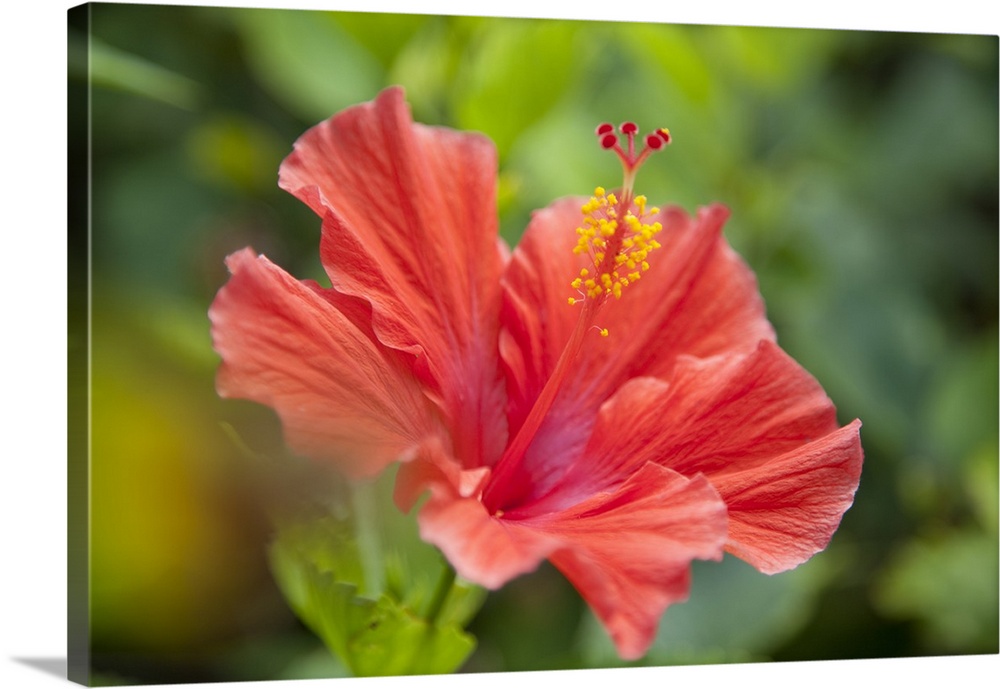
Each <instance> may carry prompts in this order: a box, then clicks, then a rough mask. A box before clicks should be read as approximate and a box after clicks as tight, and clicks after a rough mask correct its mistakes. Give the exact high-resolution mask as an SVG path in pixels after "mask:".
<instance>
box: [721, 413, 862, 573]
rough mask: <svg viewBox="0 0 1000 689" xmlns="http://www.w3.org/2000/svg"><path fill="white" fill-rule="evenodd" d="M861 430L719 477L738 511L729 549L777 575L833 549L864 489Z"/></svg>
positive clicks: (856, 426) (853, 427) (850, 428)
mask: <svg viewBox="0 0 1000 689" xmlns="http://www.w3.org/2000/svg"><path fill="white" fill-rule="evenodd" d="M860 428H861V422H860V421H857V420H855V421H853V422H852V423H850V424H848V425H847V426H845V427H843V428H841V429H839V430H837V431H834V432H833V433H831V434H830V435H828V436H826V437H824V438H821V439H819V440H816V441H815V442H812V443H809V444H808V445H805V446H803V447H801V448H798V449H796V450H793V451H791V452H788V453H786V454H784V455H781V456H780V457H776V458H774V459H772V460H771V461H769V462H768V463H766V464H764V465H763V466H761V467H758V468H755V469H749V470H746V471H741V472H736V473H726V474H723V475H720V476H717V477H714V478H713V479H712V483H713V484H714V485H715V486H716V488H718V489H719V492H720V493H722V494H723V496H724V498H725V500H726V504H727V505H728V506H729V509H730V522H729V543H728V544H727V546H726V550H728V551H729V552H731V553H733V554H734V555H736V556H737V557H740V558H742V559H744V560H746V561H747V562H749V563H750V564H752V565H753V566H754V567H756V568H757V569H759V570H760V571H762V572H765V573H767V574H774V573H776V572H783V571H785V570H787V569H791V568H792V567H795V566H797V565H799V564H801V563H802V562H805V561H806V560H808V559H809V558H810V557H812V556H813V555H815V554H816V553H818V552H819V551H821V550H823V549H824V548H826V546H827V544H828V543H829V542H830V538H831V537H832V536H833V533H834V531H836V530H837V526H838V525H839V524H840V519H841V517H842V516H843V515H844V512H846V511H847V510H848V508H849V507H850V506H851V504H852V503H853V501H854V493H855V491H856V490H857V488H858V481H859V478H860V475H861V462H862V449H861V438H860V434H859V431H860Z"/></svg>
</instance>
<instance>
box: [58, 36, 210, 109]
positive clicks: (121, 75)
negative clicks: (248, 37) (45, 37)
mask: <svg viewBox="0 0 1000 689" xmlns="http://www.w3.org/2000/svg"><path fill="white" fill-rule="evenodd" d="M69 56H70V60H69V73H70V76H73V77H78V78H81V79H89V81H90V83H92V84H95V85H98V86H103V87H106V88H111V89H117V90H120V91H125V92H127V93H133V94H136V95H139V96H144V97H146V98H151V99H153V100H158V101H161V102H163V103H168V104H170V105H173V106H175V107H178V108H183V109H186V110H193V109H195V107H196V106H197V104H198V98H199V96H200V95H201V94H200V86H199V84H198V83H197V82H195V81H193V80H192V79H188V78H187V77H184V76H181V75H180V74H176V73H174V72H171V71H170V70H168V69H165V68H164V67H161V66H159V65H157V64H155V63H153V62H150V61H148V60H146V59H144V58H142V57H140V56H138V55H133V54H131V53H128V52H125V51H124V50H119V49H117V48H115V47H113V46H110V45H108V44H106V43H103V42H102V41H100V40H98V39H96V38H94V37H93V36H84V35H82V34H81V33H79V32H77V31H72V30H71V31H70V34H69ZM88 58H89V59H88ZM84 66H87V67H88V68H89V72H86V73H85V71H84V69H83V67H84Z"/></svg>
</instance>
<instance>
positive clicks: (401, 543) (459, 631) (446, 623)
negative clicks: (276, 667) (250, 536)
mask: <svg viewBox="0 0 1000 689" xmlns="http://www.w3.org/2000/svg"><path fill="white" fill-rule="evenodd" d="M387 485H388V486H391V483H389V482H387V481H385V480H383V481H382V482H380V484H379V485H376V486H374V487H372V486H369V487H365V486H357V487H355V491H356V493H355V495H354V496H353V497H354V499H353V501H352V503H353V506H352V509H351V510H350V511H349V512H348V511H346V510H340V512H341V513H337V512H336V511H335V512H333V513H331V514H327V515H324V516H322V517H320V518H311V519H307V520H303V521H296V522H290V523H288V524H285V525H284V526H282V527H281V528H280V529H279V533H278V536H277V538H276V540H275V542H274V543H273V545H272V548H271V564H272V570H273V572H274V574H275V578H276V580H277V582H278V585H279V587H280V588H281V590H282V592H283V593H284V595H285V597H286V598H287V600H288V602H289V604H290V606H291V607H292V609H293V611H294V612H295V613H296V614H297V615H298V616H299V617H300V618H301V619H302V620H303V621H304V622H305V623H306V624H307V625H308V626H309V627H310V628H311V629H312V630H313V631H314V632H315V633H316V634H317V635H318V636H319V637H320V638H321V639H322V640H323V642H324V643H325V644H326V646H327V647H328V648H329V649H330V650H331V651H332V652H333V653H334V654H335V655H336V656H337V657H338V658H339V659H340V661H341V662H343V664H344V665H345V666H346V667H347V668H348V669H349V670H350V672H351V673H352V674H354V675H355V676H361V677H364V676H376V675H383V676H385V675H407V674H437V673H446V672H452V671H454V670H456V669H457V668H458V667H459V666H460V665H461V664H462V663H463V662H464V661H465V659H466V658H467V657H468V656H469V654H471V653H472V651H473V649H474V648H475V645H476V642H475V638H474V637H472V636H471V635H470V634H467V633H466V632H465V631H464V630H463V626H464V625H465V624H466V623H467V622H468V621H469V620H470V619H471V618H472V617H473V616H474V615H475V613H476V612H477V611H478V610H479V607H480V606H481V605H482V602H483V599H484V597H485V592H484V591H483V590H482V589H480V588H478V587H475V586H472V585H470V584H467V583H465V582H462V581H454V573H453V572H452V570H451V569H450V567H449V566H448V565H447V564H446V563H444V562H443V560H442V558H441V556H440V554H439V553H437V551H436V550H435V549H434V548H432V547H431V546H429V545H427V544H425V543H423V542H422V541H420V539H419V537H418V536H417V534H416V529H415V526H414V524H413V520H412V519H408V518H406V517H405V516H404V515H401V514H399V513H398V511H397V510H396V509H395V507H394V506H393V505H391V504H388V500H387V497H388V496H387V490H386V486H387ZM342 507H343V506H342ZM441 582H443V583H444V584H445V585H444V586H441V585H440V584H441Z"/></svg>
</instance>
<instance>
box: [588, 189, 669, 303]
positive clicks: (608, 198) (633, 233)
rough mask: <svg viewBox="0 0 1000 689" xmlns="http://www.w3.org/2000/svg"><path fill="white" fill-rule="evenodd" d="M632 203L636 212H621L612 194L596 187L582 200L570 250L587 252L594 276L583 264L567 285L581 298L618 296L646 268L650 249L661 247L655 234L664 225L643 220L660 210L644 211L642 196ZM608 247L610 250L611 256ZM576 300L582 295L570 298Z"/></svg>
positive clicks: (643, 197)
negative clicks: (583, 202)
mask: <svg viewBox="0 0 1000 689" xmlns="http://www.w3.org/2000/svg"><path fill="white" fill-rule="evenodd" d="M634 203H635V209H636V211H637V212H638V214H635V213H633V212H632V209H631V208H630V209H627V210H625V212H624V215H621V209H620V208H618V199H617V198H616V197H615V195H614V194H608V193H606V192H605V190H604V188H603V187H597V188H596V189H595V190H594V195H593V196H592V197H591V198H590V200H589V201H587V203H585V204H583V207H582V208H581V210H582V211H583V215H584V218H583V224H582V225H581V226H580V227H578V228H577V230H576V233H577V235H579V238H578V239H577V242H576V246H574V247H573V253H574V254H583V253H587V254H589V255H590V257H591V259H593V266H594V268H595V270H596V277H590V270H589V269H587V268H584V269H582V270H581V271H580V275H579V277H577V278H576V279H574V280H573V282H571V283H570V286H571V287H572V288H573V289H575V290H577V291H578V292H580V294H582V295H583V297H584V298H587V297H589V298H591V299H597V298H599V297H601V296H602V295H606V296H613V297H615V298H616V299H621V296H622V289H623V288H625V287H628V285H629V283H631V282H635V281H637V280H638V279H639V278H640V277H642V273H644V272H645V271H647V270H649V262H648V261H647V260H646V259H647V258H648V256H649V253H650V252H651V251H653V250H654V249H659V248H660V243H659V242H657V241H656V239H654V237H655V236H656V235H657V234H658V233H659V232H660V231H661V230H662V229H663V226H662V225H661V224H660V223H659V222H653V223H646V222H643V220H644V219H645V218H646V217H648V216H650V215H656V214H657V213H659V212H660V211H659V209H658V208H650V209H648V212H647V209H646V197H645V196H636V197H635V199H634ZM620 215H621V217H619V216H620ZM609 251H611V252H612V253H611V255H610V256H609V255H608V252H609ZM605 258H608V260H605ZM579 301H582V299H575V298H573V297H570V299H569V303H570V305H573V304H576V303H577V302H579Z"/></svg>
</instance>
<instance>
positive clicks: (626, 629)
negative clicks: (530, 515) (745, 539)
mask: <svg viewBox="0 0 1000 689" xmlns="http://www.w3.org/2000/svg"><path fill="white" fill-rule="evenodd" d="M529 527H530V528H532V529H537V530H538V531H539V532H541V533H545V534H547V535H550V536H552V537H555V538H556V539H558V541H559V543H560V546H559V549H558V550H556V552H555V553H553V554H552V555H551V556H550V558H549V559H550V560H551V561H552V563H553V564H554V565H555V566H556V567H558V568H559V569H560V570H561V571H562V572H563V573H564V574H565V575H566V577H567V578H568V579H569V580H570V581H572V582H573V585H574V586H576V588H577V590H578V591H579V592H580V595H582V596H583V598H584V599H585V600H586V601H587V602H588V603H589V604H590V606H591V607H592V608H593V610H594V612H595V613H596V614H597V616H598V618H599V619H600V620H601V622H602V623H603V624H604V626H605V628H606V629H607V631H608V633H609V634H610V635H611V638H612V639H613V640H614V642H615V646H616V647H617V649H618V653H619V655H620V656H621V657H622V658H626V659H635V658H639V657H641V656H642V655H643V654H644V653H645V652H646V650H647V649H648V648H649V645H650V644H651V643H652V641H653V638H654V636H655V635H656V626H657V623H658V622H659V619H660V617H661V616H662V615H663V611H664V610H666V608H667V607H668V606H669V605H671V604H673V603H677V602H680V601H683V600H685V599H686V598H687V595H688V582H689V576H690V563H691V560H693V559H696V558H697V559H714V560H718V559H721V558H722V546H723V544H724V543H725V540H726V507H725V505H724V504H723V502H722V500H721V499H720V498H719V496H718V494H717V493H716V492H715V490H714V489H713V488H712V486H711V485H710V484H709V483H708V481H707V480H705V478H704V477H696V478H694V479H690V480H689V479H686V478H684V477H683V476H681V475H680V474H677V473H676V472H674V471H671V470H669V469H665V468H663V467H660V466H657V465H655V464H646V465H644V466H643V467H642V468H640V469H639V470H638V471H636V472H635V473H634V474H633V476H632V477H631V478H630V479H629V480H628V481H626V482H625V483H623V484H622V485H621V486H620V487H619V488H618V489H617V490H615V491H613V492H608V493H601V494H598V495H595V496H593V497H591V498H589V499H588V500H585V501H583V502H581V503H580V504H578V505H576V506H575V507H573V508H571V509H568V510H565V511H562V512H557V513H554V514H552V515H548V516H546V517H541V518H537V519H530V520H525V522H524V523H523V528H529Z"/></svg>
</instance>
